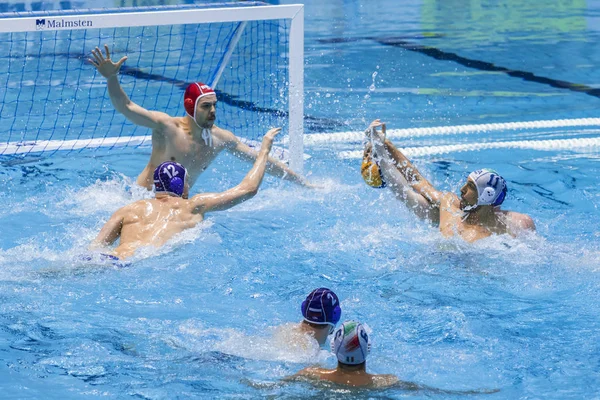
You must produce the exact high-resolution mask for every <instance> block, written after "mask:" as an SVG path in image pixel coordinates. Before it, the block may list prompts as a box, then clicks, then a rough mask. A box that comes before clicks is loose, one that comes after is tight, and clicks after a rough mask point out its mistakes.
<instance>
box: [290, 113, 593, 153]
mask: <svg viewBox="0 0 600 400" xmlns="http://www.w3.org/2000/svg"><path fill="white" fill-rule="evenodd" d="M578 126H600V118H576V119H554V120H540V121H524V122H505V123H494V124H479V125H455V126H434V127H430V128H408V129H388V131H387V137H388V138H390V139H398V138H411V137H422V136H442V135H458V134H471V133H478V132H492V131H506V130H517V129H548V128H565V127H578ZM363 138H364V133H363V132H362V131H361V132H337V133H313V134H307V135H304V145H305V146H319V145H323V144H328V143H353V142H361V141H362V140H363ZM284 143H285V141H284Z"/></svg>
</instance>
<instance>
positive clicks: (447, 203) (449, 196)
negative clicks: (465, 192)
mask: <svg viewBox="0 0 600 400" xmlns="http://www.w3.org/2000/svg"><path fill="white" fill-rule="evenodd" d="M440 206H442V207H444V208H445V209H446V211H450V210H448V209H458V208H460V200H458V196H457V195H455V194H454V193H452V192H443V193H442V199H441V201H440Z"/></svg>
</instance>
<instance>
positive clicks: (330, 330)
mask: <svg viewBox="0 0 600 400" xmlns="http://www.w3.org/2000/svg"><path fill="white" fill-rule="evenodd" d="M304 321H306V322H308V323H309V324H313V325H329V334H331V333H332V332H333V330H334V329H335V325H334V324H333V322H315V321H311V320H309V319H306V318H304Z"/></svg>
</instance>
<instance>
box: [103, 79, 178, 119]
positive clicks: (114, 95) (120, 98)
mask: <svg viewBox="0 0 600 400" xmlns="http://www.w3.org/2000/svg"><path fill="white" fill-rule="evenodd" d="M106 82H107V83H108V95H109V96H110V101H111V102H112V104H113V106H114V107H115V109H116V110H117V111H118V112H120V113H121V114H123V115H124V116H125V118H127V119H128V120H129V121H130V122H132V123H134V124H135V125H139V126H143V127H146V128H150V129H153V130H158V128H160V126H161V122H163V121H165V120H166V119H168V118H170V117H169V115H167V114H165V113H162V112H158V111H149V110H146V109H145V108H143V107H141V106H139V105H137V104H136V103H134V102H133V101H131V100H130V99H129V96H127V94H126V93H125V92H124V91H123V88H122V87H121V84H120V83H119V77H118V76H117V75H112V76H110V77H109V78H107V79H106Z"/></svg>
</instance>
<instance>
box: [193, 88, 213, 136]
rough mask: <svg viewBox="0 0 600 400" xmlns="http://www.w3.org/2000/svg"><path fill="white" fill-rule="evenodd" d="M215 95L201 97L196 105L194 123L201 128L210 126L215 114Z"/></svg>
mask: <svg viewBox="0 0 600 400" xmlns="http://www.w3.org/2000/svg"><path fill="white" fill-rule="evenodd" d="M216 107H217V95H215V94H211V95H208V96H204V97H202V98H201V99H200V100H199V101H198V105H197V106H196V123H197V124H198V126H201V127H202V128H209V129H210V128H212V126H213V124H214V123H215V118H216V116H217V109H216Z"/></svg>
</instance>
